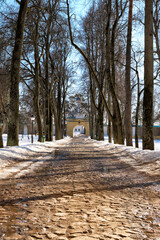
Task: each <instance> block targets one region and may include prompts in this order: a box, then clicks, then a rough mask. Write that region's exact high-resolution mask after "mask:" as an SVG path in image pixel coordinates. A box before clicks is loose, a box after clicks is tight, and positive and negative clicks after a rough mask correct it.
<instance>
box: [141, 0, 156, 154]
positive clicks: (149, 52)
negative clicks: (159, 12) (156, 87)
mask: <svg viewBox="0 0 160 240" xmlns="http://www.w3.org/2000/svg"><path fill="white" fill-rule="evenodd" d="M143 149H150V150H154V138H153V0H149V1H148V0H145V56H144V99H143Z"/></svg>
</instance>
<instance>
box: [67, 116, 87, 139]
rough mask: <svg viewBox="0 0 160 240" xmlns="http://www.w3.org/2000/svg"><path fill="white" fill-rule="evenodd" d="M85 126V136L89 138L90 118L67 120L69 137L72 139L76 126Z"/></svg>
mask: <svg viewBox="0 0 160 240" xmlns="http://www.w3.org/2000/svg"><path fill="white" fill-rule="evenodd" d="M77 125H78V126H84V128H85V134H84V135H85V136H86V137H88V136H89V120H88V118H83V119H81V118H79V119H77V118H67V129H66V130H67V132H66V133H67V135H68V136H70V137H73V129H74V128H75V127H76V126H77Z"/></svg>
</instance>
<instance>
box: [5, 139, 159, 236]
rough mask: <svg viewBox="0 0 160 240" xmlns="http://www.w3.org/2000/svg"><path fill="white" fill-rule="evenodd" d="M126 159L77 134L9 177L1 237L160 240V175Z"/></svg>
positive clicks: (110, 149) (6, 181) (6, 183)
mask: <svg viewBox="0 0 160 240" xmlns="http://www.w3.org/2000/svg"><path fill="white" fill-rule="evenodd" d="M125 157H128V156H126V154H125V153H121V156H118V154H117V153H116V152H115V148H113V149H112V148H111V147H110V148H109V149H107V146H106V148H105V149H103V150H102V149H101V148H99V145H98V143H97V144H94V141H91V140H89V139H85V138H74V139H71V140H69V142H68V143H67V144H59V145H58V148H57V149H56V151H55V152H53V153H52V155H50V156H48V159H45V161H44V162H43V164H41V165H39V167H38V168H36V169H35V170H34V171H31V172H29V173H27V174H25V175H22V176H19V177H16V176H13V177H11V178H8V179H3V181H1V182H0V213H1V214H0V239H2V240H8V239H11V240H16V239H23V240H35V239H54V240H67V239H71V240H107V239H114V240H115V239H124V240H131V239H132V240H136V239H139V240H141V239H149V240H150V239H154V240H160V198H159V197H160V191H156V190H155V188H154V185H159V184H160V181H159V179H158V176H154V177H153V176H149V175H148V174H146V173H142V172H139V171H138V170H137V168H136V169H134V168H133V167H132V166H130V165H129V164H126V163H125V162H124V161H122V159H123V158H125ZM141 167H143V166H141Z"/></svg>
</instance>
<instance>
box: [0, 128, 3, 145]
mask: <svg viewBox="0 0 160 240" xmlns="http://www.w3.org/2000/svg"><path fill="white" fill-rule="evenodd" d="M2 134H3V126H0V148H3V137H2Z"/></svg>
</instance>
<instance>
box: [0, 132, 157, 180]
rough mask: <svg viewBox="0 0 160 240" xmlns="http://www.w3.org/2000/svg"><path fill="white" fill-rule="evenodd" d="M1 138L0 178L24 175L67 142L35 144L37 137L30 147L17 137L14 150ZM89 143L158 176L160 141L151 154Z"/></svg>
mask: <svg viewBox="0 0 160 240" xmlns="http://www.w3.org/2000/svg"><path fill="white" fill-rule="evenodd" d="M3 137H4V138H3V139H4V146H5V147H4V148H1V149H0V179H2V178H6V177H9V176H10V175H11V174H13V173H14V174H15V175H16V177H17V176H20V175H23V174H25V173H26V171H29V170H31V169H32V168H34V167H37V165H39V164H42V163H43V162H44V161H45V159H46V160H48V158H49V156H50V157H52V158H53V155H52V156H51V155H50V153H52V152H53V151H54V149H55V148H56V147H58V145H59V144H66V143H68V142H69V141H70V138H69V137H67V138H65V139H62V140H59V141H53V142H44V143H40V142H38V141H37V137H34V143H33V144H31V138H30V139H28V137H27V136H24V137H23V138H22V136H21V135H20V139H19V146H18V147H6V135H4V136H3ZM91 141H92V142H93V144H94V145H96V146H97V147H99V148H100V149H103V150H104V149H107V150H108V151H111V152H113V154H116V155H117V156H118V157H119V158H120V160H121V161H124V162H126V163H128V164H130V165H132V166H133V167H135V168H137V170H138V171H143V172H147V173H148V174H150V175H153V176H155V175H156V176H158V175H159V176H160V140H157V141H155V149H156V150H155V151H150V150H145V151H144V150H141V149H140V148H139V149H137V148H135V147H126V146H124V145H118V144H116V145H114V144H109V143H108V140H107V139H105V141H100V142H98V141H95V140H91ZM140 147H141V143H140ZM124 156H125V157H124Z"/></svg>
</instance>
